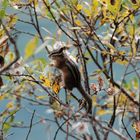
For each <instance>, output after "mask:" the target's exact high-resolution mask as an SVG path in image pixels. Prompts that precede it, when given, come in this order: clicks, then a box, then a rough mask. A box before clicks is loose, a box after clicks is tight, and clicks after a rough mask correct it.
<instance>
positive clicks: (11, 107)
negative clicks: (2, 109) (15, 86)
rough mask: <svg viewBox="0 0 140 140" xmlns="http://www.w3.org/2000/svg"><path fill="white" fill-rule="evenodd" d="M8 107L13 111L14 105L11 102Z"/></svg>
mask: <svg viewBox="0 0 140 140" xmlns="http://www.w3.org/2000/svg"><path fill="white" fill-rule="evenodd" d="M6 107H7V108H8V109H13V108H14V103H13V102H12V101H11V102H9V103H8V104H7V105H6Z"/></svg>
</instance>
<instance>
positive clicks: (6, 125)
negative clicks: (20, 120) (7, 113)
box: [3, 122, 11, 133]
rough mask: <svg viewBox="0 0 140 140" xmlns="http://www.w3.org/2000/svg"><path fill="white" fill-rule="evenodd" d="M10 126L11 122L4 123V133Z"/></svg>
mask: <svg viewBox="0 0 140 140" xmlns="http://www.w3.org/2000/svg"><path fill="white" fill-rule="evenodd" d="M10 128H11V125H10V123H7V122H6V123H4V125H3V131H4V133H7V132H8V131H9V129H10Z"/></svg>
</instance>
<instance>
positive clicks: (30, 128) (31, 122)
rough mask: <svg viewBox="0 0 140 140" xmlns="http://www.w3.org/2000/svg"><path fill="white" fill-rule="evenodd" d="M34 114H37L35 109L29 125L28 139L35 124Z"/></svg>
mask: <svg viewBox="0 0 140 140" xmlns="http://www.w3.org/2000/svg"><path fill="white" fill-rule="evenodd" d="M34 115H35V110H34V111H33V114H32V117H31V121H30V127H29V131H28V133H27V136H26V140H28V138H29V135H30V133H31V130H32V126H33V118H34Z"/></svg>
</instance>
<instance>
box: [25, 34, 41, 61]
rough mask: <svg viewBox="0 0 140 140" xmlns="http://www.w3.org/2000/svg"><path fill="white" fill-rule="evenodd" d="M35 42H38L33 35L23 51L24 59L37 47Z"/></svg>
mask: <svg viewBox="0 0 140 140" xmlns="http://www.w3.org/2000/svg"><path fill="white" fill-rule="evenodd" d="M37 44H38V37H37V36H35V37H34V38H33V39H31V40H30V41H29V42H28V43H27V45H26V47H25V53H24V57H25V59H28V58H29V57H31V56H32V55H33V54H34V52H35V49H36V47H37Z"/></svg>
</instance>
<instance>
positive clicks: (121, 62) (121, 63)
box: [115, 58, 128, 65]
mask: <svg viewBox="0 0 140 140" xmlns="http://www.w3.org/2000/svg"><path fill="white" fill-rule="evenodd" d="M115 62H116V63H118V64H120V65H127V64H128V61H127V60H122V59H120V58H118V59H117V60H116V61H115Z"/></svg>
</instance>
